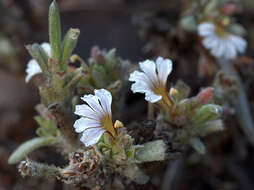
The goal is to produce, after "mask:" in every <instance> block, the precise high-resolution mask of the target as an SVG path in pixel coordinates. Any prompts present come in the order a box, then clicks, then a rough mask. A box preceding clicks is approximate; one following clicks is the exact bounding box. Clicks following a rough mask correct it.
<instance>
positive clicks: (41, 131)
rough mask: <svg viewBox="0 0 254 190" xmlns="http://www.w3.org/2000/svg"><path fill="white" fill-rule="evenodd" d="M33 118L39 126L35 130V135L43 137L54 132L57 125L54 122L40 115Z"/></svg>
mask: <svg viewBox="0 0 254 190" xmlns="http://www.w3.org/2000/svg"><path fill="white" fill-rule="evenodd" d="M34 119H35V120H36V121H37V123H38V124H39V125H40V126H41V127H40V128H38V129H37V130H36V134H37V135H39V136H44V137H45V136H52V135H55V134H56V132H57V125H56V123H55V122H53V121H49V120H46V119H44V118H43V117H41V116H36V117H35V118H34Z"/></svg>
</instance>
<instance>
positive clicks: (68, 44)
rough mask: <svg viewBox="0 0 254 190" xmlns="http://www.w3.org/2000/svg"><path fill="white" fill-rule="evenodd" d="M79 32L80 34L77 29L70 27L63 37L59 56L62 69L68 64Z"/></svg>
mask: <svg viewBox="0 0 254 190" xmlns="http://www.w3.org/2000/svg"><path fill="white" fill-rule="evenodd" d="M79 34H80V30H79V29H74V28H71V29H70V30H69V31H68V32H67V33H66V35H65V37H64V41H63V44H62V58H61V68H62V69H64V70H65V68H66V66H67V64H68V59H69V58H70V56H71V53H72V51H73V50H74V48H75V47H76V45H77V41H78V37H79Z"/></svg>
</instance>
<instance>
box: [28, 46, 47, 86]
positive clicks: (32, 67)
mask: <svg viewBox="0 0 254 190" xmlns="http://www.w3.org/2000/svg"><path fill="white" fill-rule="evenodd" d="M41 47H42V48H43V49H44V51H45V52H46V53H47V54H48V56H49V57H50V54H51V53H50V51H51V48H50V44H49V43H46V42H44V43H42V44H41ZM26 73H27V75H26V82H29V81H30V80H31V78H32V77H33V76H34V75H37V74H39V73H42V70H41V67H40V65H39V64H38V62H37V61H36V60H35V59H31V60H30V61H29V62H28V64H27V68H26Z"/></svg>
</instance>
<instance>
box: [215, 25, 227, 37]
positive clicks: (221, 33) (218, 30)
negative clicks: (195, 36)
mask: <svg viewBox="0 0 254 190" xmlns="http://www.w3.org/2000/svg"><path fill="white" fill-rule="evenodd" d="M215 32H216V34H217V35H218V36H219V37H221V38H226V37H227V36H228V32H227V31H226V30H225V29H224V28H223V27H221V26H216V29H215Z"/></svg>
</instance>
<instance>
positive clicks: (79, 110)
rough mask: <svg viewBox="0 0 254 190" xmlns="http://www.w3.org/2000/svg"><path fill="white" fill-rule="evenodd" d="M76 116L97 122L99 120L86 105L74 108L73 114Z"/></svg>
mask: <svg viewBox="0 0 254 190" xmlns="http://www.w3.org/2000/svg"><path fill="white" fill-rule="evenodd" d="M74 113H75V114H76V115H79V116H82V117H87V118H90V119H94V120H97V121H99V120H100V118H99V116H100V115H98V114H97V113H96V112H94V111H93V109H91V108H90V107H89V106H88V105H85V104H83V105H76V106H75V112H74Z"/></svg>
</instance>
